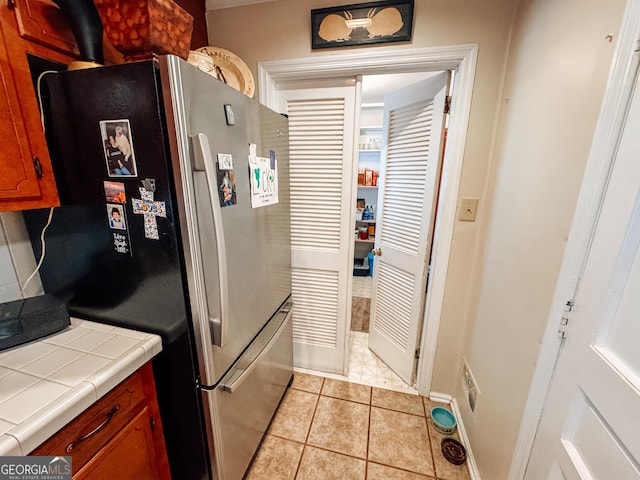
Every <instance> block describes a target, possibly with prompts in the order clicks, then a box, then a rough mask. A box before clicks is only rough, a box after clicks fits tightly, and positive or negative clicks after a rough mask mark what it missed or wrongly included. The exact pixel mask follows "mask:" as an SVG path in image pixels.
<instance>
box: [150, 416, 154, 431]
mask: <svg viewBox="0 0 640 480" xmlns="http://www.w3.org/2000/svg"><path fill="white" fill-rule="evenodd" d="M149 424H150V425H151V431H152V432H155V431H156V419H155V418H153V417H149Z"/></svg>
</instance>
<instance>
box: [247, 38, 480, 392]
mask: <svg viewBox="0 0 640 480" xmlns="http://www.w3.org/2000/svg"><path fill="white" fill-rule="evenodd" d="M477 58H478V45H477V44H464V45H451V46H443V47H429V48H416V49H397V48H394V47H390V48H380V49H362V50H357V51H349V52H347V53H336V52H331V53H330V54H328V55H318V56H315V55H314V56H313V57H306V58H300V59H289V60H278V61H269V62H262V63H259V64H258V92H259V99H260V102H261V103H262V104H264V105H266V106H267V107H270V108H272V109H275V110H277V109H278V106H279V100H278V89H279V84H281V83H283V82H286V81H292V80H294V81H297V80H313V79H326V78H338V77H339V78H344V77H355V76H357V75H368V74H382V73H385V74H388V73H407V72H427V71H442V70H454V71H455V85H454V96H455V97H454V98H455V99H454V101H453V102H452V105H451V115H450V118H449V128H448V132H449V133H448V135H447V148H446V150H445V155H444V161H443V167H442V182H441V188H440V194H439V201H438V210H437V212H436V225H435V232H434V238H433V250H432V257H431V258H432V262H431V274H430V276H431V279H430V282H429V285H428V289H427V295H426V302H425V303H426V305H425V308H424V312H425V313H424V317H423V328H422V335H421V341H420V345H421V351H422V352H423V354H422V355H421V357H420V359H419V361H418V372H417V376H416V389H417V390H418V393H420V394H421V395H429V393H430V391H431V381H432V378H433V367H434V363H435V352H436V345H437V341H438V331H439V328H440V315H441V313H442V305H443V301H444V290H445V284H446V280H447V275H448V265H449V255H450V252H451V244H452V241H453V229H454V226H455V221H456V220H455V214H456V207H457V202H458V193H459V189H460V177H461V174H462V165H463V161H464V149H465V144H466V137H467V127H468V124H469V114H470V111H471V98H472V95H473V83H474V79H475V72H476V64H477ZM350 215H351V217H352V218H351V223H353V222H354V221H355V212H354V211H353V209H352V211H351V213H350ZM348 327H349V326H348V325H347V326H346V328H348ZM342 333H343V334H344V335H345V337H346V335H347V334H348V332H346V331H345V332H342Z"/></svg>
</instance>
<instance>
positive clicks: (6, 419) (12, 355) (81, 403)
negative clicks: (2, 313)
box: [0, 318, 162, 456]
mask: <svg viewBox="0 0 640 480" xmlns="http://www.w3.org/2000/svg"><path fill="white" fill-rule="evenodd" d="M161 350H162V343H161V339H160V337H159V336H158V335H153V334H149V333H142V332H138V331H135V330H128V329H125V328H120V327H112V326H110V325H104V324H100V323H94V322H88V321H86V320H78V319H75V318H72V319H71V325H70V326H69V327H67V328H66V329H64V330H62V331H61V332H59V333H56V334H54V335H50V336H48V337H45V338H43V339H41V340H38V341H35V342H32V343H28V344H25V345H23V346H18V347H14V348H12V349H9V350H4V351H2V352H0V456H5V455H15V456H20V455H27V454H28V453H29V452H31V451H33V450H34V449H35V448H36V447H37V446H38V445H40V444H41V443H42V442H44V441H45V440H47V439H48V438H49V437H51V436H52V435H53V434H54V433H56V432H57V431H58V430H60V429H61V428H62V427H63V426H65V425H66V424H67V423H69V422H70V421H71V420H73V419H74V418H75V417H77V416H78V415H79V414H80V413H82V412H83V411H84V410H86V409H87V408H88V407H90V406H91V405H92V404H93V403H95V402H96V400H98V399H99V398H101V397H103V396H104V395H105V394H106V393H107V392H109V390H111V389H112V388H113V387H115V386H116V385H118V384H119V383H120V382H122V381H123V380H124V379H125V378H127V377H128V376H129V375H131V374H132V373H133V372H135V371H136V370H137V369H138V368H140V367H141V366H142V365H144V364H145V363H146V362H147V361H149V360H151V358H152V357H154V356H155V355H157V354H158V353H160V351H161Z"/></svg>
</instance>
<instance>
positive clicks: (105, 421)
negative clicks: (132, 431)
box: [66, 403, 120, 453]
mask: <svg viewBox="0 0 640 480" xmlns="http://www.w3.org/2000/svg"><path fill="white" fill-rule="evenodd" d="M118 410H120V405H119V404H117V403H116V404H115V405H114V406H113V408H112V409H111V411H110V412H109V413H107V418H105V420H104V422H102V423H101V424H100V425H98V426H97V427H96V428H94V429H93V430H91V431H90V432H89V433H87V434H86V435H83V436H82V437H80V438H78V439H77V440H74V441H73V442H71V443H70V444H69V445H67V448H66V451H67V453H69V452H70V451H71V450H73V449H74V448H75V447H76V446H77V445H78V444H79V443H82V442H84V441H85V440H87V439H89V438H91V437H92V436H94V435H95V434H96V433H98V432H99V431H100V430H102V429H103V428H104V427H106V426H107V425H109V422H111V419H112V418H113V416H114V415H115V414H116V412H117V411H118Z"/></svg>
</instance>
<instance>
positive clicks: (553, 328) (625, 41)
mask: <svg viewBox="0 0 640 480" xmlns="http://www.w3.org/2000/svg"><path fill="white" fill-rule="evenodd" d="M639 39H640V0H629V1H628V2H627V6H626V8H625V12H624V15H623V17H622V25H621V27H620V33H619V38H618V42H617V45H616V49H615V52H614V54H613V60H612V67H611V70H610V73H609V79H608V82H607V86H606V89H605V94H604V97H603V101H602V106H601V110H600V115H599V117H598V123H597V125H596V129H595V133H594V136H593V143H592V146H591V150H590V153H589V158H588V160H587V166H586V169H585V174H584V178H583V181H582V187H581V188H580V194H579V196H578V201H577V204H576V210H575V214H574V218H573V222H572V224H571V229H570V232H569V239H568V242H567V246H566V249H565V254H564V257H563V260H562V266H561V268H560V274H559V276H558V282H557V283H556V289H555V293H554V296H553V300H552V303H551V307H550V310H549V317H548V319H547V326H546V328H545V332H544V336H543V340H542V345H541V348H540V353H539V355H538V361H537V364H536V369H535V371H534V375H533V380H532V382H531V387H530V389H529V396H528V398H527V403H526V405H525V410H524V413H523V415H522V421H521V423H520V430H519V433H518V440H517V442H516V446H515V450H514V454H513V460H512V462H511V467H510V469H509V476H508V479H509V480H519V479H522V478H524V475H525V472H526V469H527V465H528V463H529V457H530V455H531V451H532V448H533V442H534V439H535V435H536V432H537V430H538V424H539V423H540V419H541V415H542V411H543V408H544V406H545V400H546V397H547V392H548V390H549V387H550V385H551V379H552V376H553V373H554V370H555V365H556V360H557V357H558V354H559V352H560V347H561V345H562V343H561V341H560V339H559V337H558V326H559V323H560V318H561V317H562V314H563V311H564V307H565V304H566V302H567V300H568V299H572V298H573V297H574V295H575V292H576V289H577V287H578V283H579V281H580V277H581V275H582V270H583V268H584V263H585V261H586V258H587V255H588V253H589V249H590V246H591V239H592V237H593V233H594V229H595V226H596V223H597V220H598V216H599V213H600V207H601V205H602V201H603V197H604V194H605V191H606V188H607V185H608V183H609V173H610V171H611V169H612V167H613V160H614V158H615V154H616V149H617V145H618V142H619V140H620V136H621V131H622V127H623V126H624V122H625V120H626V115H627V111H628V107H629V102H630V100H631V95H632V93H633V88H634V84H635V81H636V74H637V71H638V64H639V62H640V59H639V58H638V57H640V54H638V53H635V50H636V49H637V48H638V43H639ZM569 333H570V332H569Z"/></svg>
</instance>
